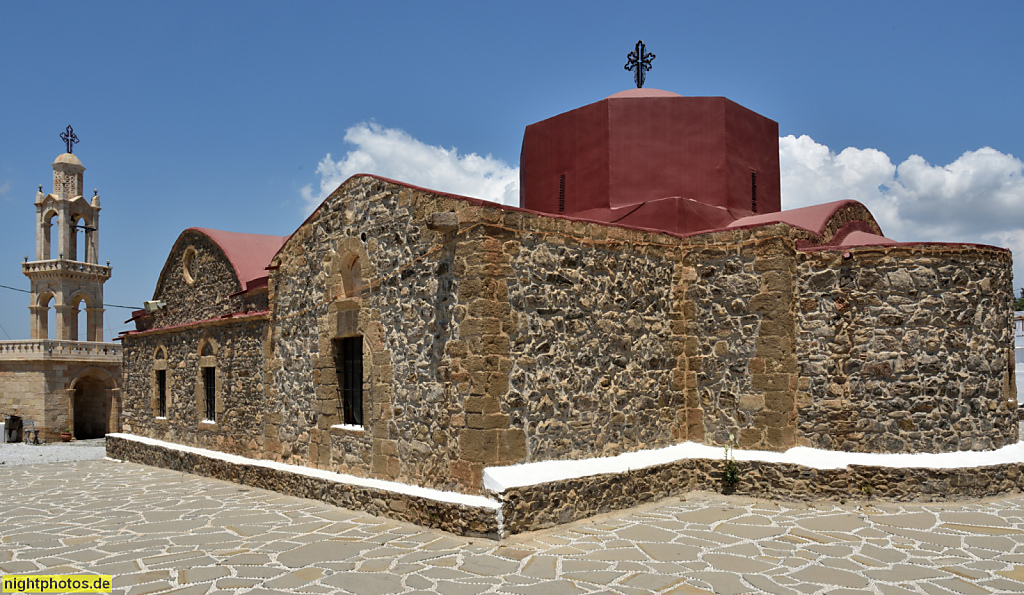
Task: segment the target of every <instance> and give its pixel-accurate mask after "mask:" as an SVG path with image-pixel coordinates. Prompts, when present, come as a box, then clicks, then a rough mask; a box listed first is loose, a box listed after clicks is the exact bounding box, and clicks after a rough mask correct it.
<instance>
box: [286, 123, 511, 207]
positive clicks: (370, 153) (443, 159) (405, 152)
mask: <svg viewBox="0 0 1024 595" xmlns="http://www.w3.org/2000/svg"><path fill="white" fill-rule="evenodd" d="M345 142H347V143H349V144H351V145H355V149H353V150H352V151H349V152H348V153H347V154H346V155H345V157H343V158H342V159H340V160H338V161H334V160H333V159H332V158H331V154H330V153H328V154H327V156H326V157H324V159H323V160H322V161H321V162H320V163H319V165H317V168H316V173H317V175H319V176H320V188H319V190H318V191H314V190H313V187H312V186H311V185H307V186H306V187H304V188H303V189H302V191H301V192H302V198H303V200H304V201H305V205H306V210H307V211H308V212H311V211H312V210H313V209H315V208H316V207H317V206H318V205H319V204H320V203H321V202H322V201H323V200H324V199H325V198H327V196H328V195H329V194H330V193H331V192H333V191H334V190H335V189H336V188H337V187H338V186H339V185H340V184H341V183H342V182H344V181H345V180H347V179H348V178H349V177H351V176H353V175H355V174H358V173H364V174H376V175H379V176H384V177H386V178H392V179H395V180H401V181H403V182H408V183H410V184H414V185H416V186H423V187H425V188H430V189H432V190H439V191H441V192H448V193H451V194H459V195H463V196H471V197H473V198H481V199H484V200H490V201H494V202H500V203H503V204H508V205H518V204H519V168H518V167H510V166H509V165H507V164H506V163H505V162H503V161H501V160H500V159H495V158H493V157H491V156H490V155H488V156H486V157H481V156H479V155H477V154H476V153H470V154H468V155H459V152H458V150H456V149H454V148H452V149H445V148H443V147H434V146H430V145H427V144H425V143H422V142H420V141H418V140H416V139H415V138H413V137H411V136H409V134H408V133H406V132H405V131H402V130H398V129H396V128H384V127H382V126H379V125H377V124H373V123H370V124H366V123H363V124H359V125H357V126H353V127H351V128H349V129H348V130H346V131H345Z"/></svg>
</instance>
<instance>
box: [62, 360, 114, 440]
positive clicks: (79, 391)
mask: <svg viewBox="0 0 1024 595" xmlns="http://www.w3.org/2000/svg"><path fill="white" fill-rule="evenodd" d="M117 393H118V391H117V388H116V386H115V384H114V381H113V378H112V377H111V376H110V374H109V373H108V372H107V371H105V370H102V369H99V368H92V369H87V370H84V371H83V372H82V373H81V374H80V375H79V376H78V378H76V379H75V381H74V382H72V383H71V386H70V388H69V389H68V397H70V400H71V403H69V405H70V413H71V415H70V418H71V420H72V421H71V430H72V433H73V434H74V436H75V438H76V439H77V440H88V439H90V438H102V437H104V436H106V435H107V432H110V431H117V420H116V416H118V415H120V412H119V411H118V405H119V404H118V403H116V402H115V400H116V398H117Z"/></svg>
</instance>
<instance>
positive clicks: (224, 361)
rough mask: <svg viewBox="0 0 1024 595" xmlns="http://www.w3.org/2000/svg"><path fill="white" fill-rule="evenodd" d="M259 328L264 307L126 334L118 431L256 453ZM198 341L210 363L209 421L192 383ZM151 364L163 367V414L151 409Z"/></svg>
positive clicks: (260, 400) (260, 402)
mask: <svg viewBox="0 0 1024 595" xmlns="http://www.w3.org/2000/svg"><path fill="white" fill-rule="evenodd" d="M266 333H267V315H266V314H263V315H253V316H247V317H242V318H231V319H224V320H220V321H213V322H208V323H202V324H194V325H189V326H186V327H180V328H176V329H172V330H164V331H161V330H154V331H149V332H147V333H141V334H129V335H126V336H125V337H124V339H123V342H124V362H123V366H122V373H123V377H124V387H125V390H124V405H123V410H122V427H123V429H124V431H125V432H128V433H132V434H137V435H140V436H148V437H150V438H156V439H159V440H166V441H169V442H176V443H178V444H186V445H189V446H198V447H203V448H209V449H213V450H220V451H223V452H230V453H235V454H245V455H247V456H256V457H259V456H261V454H262V451H263V444H262V439H263V416H264V408H265V405H264V391H263V361H264V358H263V341H264V338H265V335H266ZM206 343H209V344H210V347H209V349H210V351H211V352H212V353H213V356H212V357H214V358H215V361H216V370H217V371H216V375H217V384H218V386H217V403H218V406H217V415H216V420H215V421H216V423H214V424H210V423H204V422H203V414H204V411H203V401H202V395H201V392H202V391H201V389H200V390H197V385H198V384H199V382H200V376H201V371H200V356H199V351H200V349H201V346H202V345H204V344H206ZM160 356H162V357H160ZM158 362H159V363H158ZM161 364H162V365H161ZM157 366H159V367H163V368H165V369H166V375H167V376H166V378H167V415H166V417H164V418H160V417H158V415H159V409H158V407H157V404H156V393H157V388H156V382H157V381H156V373H155V367H157ZM197 393H199V394H197Z"/></svg>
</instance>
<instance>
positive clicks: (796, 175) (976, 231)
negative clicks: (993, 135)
mask: <svg viewBox="0 0 1024 595" xmlns="http://www.w3.org/2000/svg"><path fill="white" fill-rule="evenodd" d="M779 160H780V166H781V169H782V204H783V207H784V208H787V209H792V208H796V207H802V206H807V205H812V204H819V203H823V202H828V201H832V200H839V199H843V198H853V199H856V200H859V201H861V202H863V203H864V204H865V205H866V206H867V207H868V208H869V209H871V212H872V213H873V214H874V215H875V218H876V219H877V220H878V222H879V224H880V225H881V226H882V230H883V231H885V233H886V235H888V236H890V237H893V238H895V239H897V240H906V241H916V240H937V241H970V242H985V241H992V239H993V238H1012V237H1020V235H1021V231H1022V230H1024V162H1022V161H1021V160H1020V159H1017V158H1016V157H1014V156H1013V155H1007V154H1005V153H1000V152H999V151H996V150H995V149H992V148H989V147H984V148H981V149H978V150H977V151H968V152H966V153H964V154H963V155H961V156H960V157H959V158H958V159H957V160H956V161H954V162H953V163H950V164H948V165H944V166H942V165H931V164H929V163H928V162H927V161H925V160H924V159H923V158H922V157H920V156H918V155H911V156H910V157H909V158H907V160H906V161H904V162H903V163H900V164H899V165H898V166H895V165H893V164H892V161H891V160H890V159H889V157H888V156H887V155H886V154H885V153H883V152H881V151H879V150H877V149H855V148H853V147H850V148H847V149H844V150H843V151H842V152H840V153H839V154H838V155H837V154H835V153H833V152H832V151H831V150H829V148H828V147H826V146H824V145H821V144H818V143H816V142H814V140H813V139H811V138H810V137H808V136H801V137H799V138H796V137H794V136H792V135H790V136H786V137H783V138H780V139H779Z"/></svg>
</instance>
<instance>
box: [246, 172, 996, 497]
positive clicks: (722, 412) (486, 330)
mask: <svg viewBox="0 0 1024 595" xmlns="http://www.w3.org/2000/svg"><path fill="white" fill-rule="evenodd" d="M856 215H857V210H856V209H855V208H853V207H851V208H847V209H845V210H842V211H841V212H840V213H839V214H838V215H837V216H836V217H837V222H835V224H834V225H832V224H830V225H831V227H829V229H832V228H833V227H836V228H838V227H839V226H840V224H841V223H845V222H847V219H850V218H851V217H855V216H856ZM865 225H866V224H865ZM833 232H834V230H833ZM811 239H813V238H811ZM798 242H799V243H800V246H801V247H802V248H803V249H802V250H798V249H797V243H798ZM809 242H810V239H809V232H806V231H801V230H796V229H794V228H791V227H789V226H787V225H785V224H774V225H767V226H760V227H756V228H751V229H738V230H730V231H723V232H716V233H709V234H701V235H695V236H689V237H685V238H680V237H673V236H667V235H664V234H655V233H648V232H644V231H640V230H631V229H624V228H616V227H610V226H604V225H599V224H592V223H586V222H580V221H571V220H567V219H563V218H557V217H548V216H541V215H536V214H532V213H528V212H523V211H519V210H514V209H501V208H498V207H496V206H490V205H487V204H485V203H482V202H479V201H472V200H465V199H460V198H455V197H448V196H444V195H438V194H436V193H431V192H428V191H423V190H419V189H415V188H410V187H406V186H402V185H399V184H395V183H391V182H388V181H385V180H380V179H376V178H372V177H365V178H354V179H351V180H349V181H348V182H346V184H344V185H343V186H342V187H341V188H339V189H338V190H337V191H336V192H335V193H334V194H333V195H332V196H331V197H330V198H328V200H327V201H325V203H324V204H323V205H322V206H321V208H320V209H319V210H318V211H317V212H316V213H315V214H314V215H313V216H312V217H311V218H310V219H309V220H308V221H307V222H306V223H305V224H304V225H303V226H302V227H300V228H299V230H297V231H296V233H295V234H294V235H293V237H292V238H291V239H290V240H289V241H288V242H287V243H286V244H285V246H284V248H283V249H282V251H281V253H280V254H279V255H278V256H277V257H276V260H275V264H274V267H276V268H275V269H274V270H272V271H271V279H270V304H271V307H272V309H273V318H272V320H273V322H272V329H273V330H272V336H271V342H270V346H269V351H268V353H269V354H270V359H269V360H268V364H267V370H266V374H267V376H266V381H265V384H266V386H267V403H268V409H267V416H266V420H267V424H266V427H265V437H266V444H267V456H268V457H270V458H276V459H278V460H282V461H287V462H290V463H295V464H302V465H310V466H316V467H320V468H325V469H330V470H333V471H339V472H345V473H352V474H356V475H364V476H373V477H381V478H385V479H391V480H397V481H404V482H409V483H415V484H419V485H426V486H430V487H436V488H441V489H458V490H460V491H468V492H476V491H479V489H480V478H481V476H482V472H483V469H484V467H486V466H490V465H505V464H513V463H516V462H527V461H537V460H545V459H553V458H557V459H577V458H585V457H592V456H607V455H614V454H619V453H621V452H628V451H635V450H641V449H648V448H656V447H658V446H664V445H667V444H672V443H676V442H679V441H682V440H694V441H699V442H705V443H708V444H717V445H724V444H726V443H728V442H730V441H734V442H735V443H737V444H738V445H739V446H740V447H743V448H760V449H768V450H785V449H787V448H789V447H792V446H796V445H799V444H809V445H813V446H818V447H822V448H835V449H841V448H846V449H849V448H854V449H858V450H865V451H868V450H877V451H887V450H899V449H906V450H923V451H927V450H956V449H957V448H965V447H966V448H976V449H977V448H994V447H997V446H999V445H1002V444H1004V443H1007V441H1008V440H1011V439H1012V440H1015V439H1016V438H1015V434H1013V435H1011V433H1008V432H1012V431H1015V429H1014V428H1015V426H1014V428H1010V427H1009V426H1007V423H1006V420H1008V419H1010V415H1011V414H1012V412H1011V411H1010V409H1012V406H1011V405H1012V404H1011V401H1012V400H1013V399H1012V395H1011V394H1010V393H1008V392H1007V391H1008V390H1012V388H1010V387H1012V377H1010V376H1008V374H1012V372H1010V371H1009V363H1008V360H1007V359H1006V358H1007V357H1008V354H1009V347H1008V343H1001V341H1003V338H1004V335H1005V333H1007V332H1009V319H1008V318H1006V316H1008V312H1009V302H1005V303H1003V302H1000V301H999V300H1000V299H1002V298H1001V297H997V296H1004V295H1005V296H1009V295H1010V294H1009V285H1008V283H1009V277H1008V275H1009V268H1008V267H1009V261H1008V256H1007V255H1006V253H1005V252H1003V251H1000V250H997V249H991V250H989V249H983V248H965V249H957V248H949V249H945V248H939V249H937V250H938V251H937V252H935V253H928V254H925V253H924V252H922V251H921V250H922V249H911V248H900V249H889V254H890V257H887V259H875V260H872V259H871V258H869V257H868V256H867V255H868V254H871V253H872V252H871V250H867V249H864V250H854V253H855V254H857V255H858V256H856V257H855V258H861V260H860V261H858V262H859V263H860V264H859V266H858V268H857V271H856V275H857V281H856V282H857V283H862V284H863V287H861V288H860V289H858V291H859V292H860V293H858V294H857V296H858V297H856V299H855V300H854V301H853V302H849V303H853V304H854V305H855V310H854V311H853V312H855V313H856V315H857V316H856V320H855V322H849V323H841V324H840V323H839V322H837V321H840V320H842V318H841V316H840V318H836V319H834V320H833V319H832V318H831V317H832V316H834V314H835V311H836V309H841V308H846V306H843V305H842V304H844V303H847V302H843V300H844V299H849V297H847V298H842V299H840V297H839V296H840V294H841V293H842V292H847V293H848V292H849V288H846V287H844V286H842V285H841V275H840V273H839V272H837V271H840V269H842V267H843V266H844V265H842V264H841V262H840V261H841V254H842V253H841V252H837V251H816V249H815V248H814V247H813V246H811V245H810V243H809ZM899 250H904V251H907V250H909V252H906V253H905V254H903V253H900V252H899ZM915 250H916V251H915ZM897 254H903V255H902V256H898V257H897V256H895V255H897ZM861 255H863V258H862V256H861ZM837 259H839V260H837ZM900 259H903V261H904V262H903V263H902V264H900V263H897V262H896V261H898V260H900ZM958 259H959V260H958ZM837 263H839V264H837ZM911 263H916V264H911ZM971 263H973V264H971ZM346 267H349V268H351V267H355V268H354V269H353V270H354V271H355V272H354V273H353V271H352V270H348V269H346ZM965 267H966V268H965ZM972 267H973V268H972ZM833 269H834V270H833ZM904 269H907V270H904ZM911 269H912V270H911ZM961 269H963V270H961ZM968 269H969V270H968ZM346 271H347V272H346ZM900 271H904V272H900ZM926 271H932V273H927V272H926ZM957 271H960V272H957ZM353 275H354V277H353ZM915 275H923V276H922V277H921V279H918V278H917V277H915ZM354 278H355V279H357V281H354V280H353V279H354ZM905 278H909V279H911V281H912V284H913V288H912V289H908V288H906V287H904V284H903V280H904V279H905ZM872 279H875V281H872ZM878 279H885V280H889V279H893V280H894V281H892V282H889V281H886V283H889V285H886V286H885V287H883V286H882V285H879V283H880V282H879V281H877V280H878ZM929 283H930V285H929ZM353 284H355V285H353ZM908 287H909V286H908ZM950 288H961V289H957V291H955V292H953V291H950ZM986 292H988V293H986ZM872 300H873V301H872ZM936 300H938V301H936ZM830 304H837V305H835V307H833V306H832V305H830ZM937 304H941V308H944V311H943V312H944V313H943V314H942V316H943V317H947V318H949V319H950V320H953V319H955V320H956V321H957V322H956V323H955V324H953V323H952V322H949V321H946V322H944V323H941V324H940V323H938V322H935V321H934V320H931V319H929V321H928V322H922V321H918V320H917V319H912V320H911V319H909V318H908V319H907V320H903V322H900V321H899V320H897V319H896V318H890V317H889V315H890V314H891V312H890V310H892V311H899V312H909V311H910V310H915V311H919V312H921V313H926V312H929V311H931V310H933V309H934V308H935V307H936V305H937ZM843 312H846V314H845V315H846V316H848V317H850V316H852V313H851V312H850V311H848V310H843ZM921 315H922V316H923V315H924V314H921ZM979 317H980V318H979ZM1004 318H1005V320H1004ZM850 320H851V321H853V320H854V318H850ZM908 320H910V323H909V325H910V327H914V325H917V326H918V327H920V328H916V327H915V328H910V329H909V330H907V331H906V332H903V327H905V326H907V325H908V322H907V321H908ZM843 324H845V325H846V326H845V327H843V328H842V329H841V328H839V327H840V326H842V325H843ZM837 325H838V326H837ZM908 328H909V327H908ZM843 329H845V330H843ZM883 335H886V336H888V337H889V338H887V339H886V338H883ZM345 336H362V337H363V340H364V362H363V363H364V378H363V383H364V388H365V390H364V402H363V412H364V425H363V427H360V428H353V427H342V426H340V425H339V424H340V423H341V421H340V409H339V394H338V383H339V381H338V378H337V373H336V371H335V367H334V366H335V365H334V358H333V351H332V340H334V339H337V338H340V337H345ZM836 337H839V338H838V339H836V340H833V339H835V338H836ZM842 337H849V340H850V341H852V344H853V345H854V346H855V347H856V354H857V355H856V360H855V361H852V360H851V361H847V362H846V363H837V362H841V360H842V361H846V360H843V358H844V357H846V356H844V355H843V353H842V349H843V347H842V345H843V340H844V339H842ZM929 337H930V339H929ZM929 340H930V341H932V343H934V342H935V341H938V342H939V344H941V345H944V346H945V347H943V348H942V350H940V351H934V350H933V351H934V353H932V352H929V349H931V347H929V345H930V343H928V341H929ZM892 341H895V343H893V344H892V345H890V344H889V343H891V342H892ZM882 345H884V346H885V347H884V349H882V350H880V348H879V347H878V346H882ZM958 346H963V347H967V348H969V349H961V350H960V351H959V353H958V354H955V353H954V352H955V351H956V349H958V348H959V347H958ZM968 351H970V353H968ZM936 354H938V355H936ZM914 355H920V356H921V358H920V360H919V361H917V363H915V364H914V365H915V366H917V367H916V368H915V370H914V371H912V372H911V371H907V370H904V369H903V368H898V366H906V365H907V362H908V361H909V359H908V358H909V357H911V356H914ZM933 356H935V357H938V358H939V360H940V361H943V360H942V358H947V359H948V360H949V361H950V365H948V366H946V367H942V366H939V367H937V368H936V367H935V364H934V362H935V359H933ZM947 356H949V357H947ZM862 358H863V359H862ZM1001 358H1002V359H1001ZM847 359H849V358H847ZM883 359H885V361H884V362H883V361H882V360H883ZM826 361H828V362H832V363H831V364H826V363H823V362H826ZM885 362H889V365H890V369H891V370H892V371H893V372H887V373H886V374H888V375H884V374H883V375H879V373H880V372H884V371H885V370H886V368H885V365H886V364H885ZM985 362H987V363H985ZM999 362H1002V363H999ZM830 366H831V367H830ZM851 366H852V367H851ZM893 366H896V367H893ZM986 366H988V367H986ZM854 368H856V369H854ZM1000 370H1002V371H1001V372H1000ZM933 373H938V374H939V376H936V378H935V379H933V380H928V381H922V380H921V379H922V378H924V377H925V376H926V375H929V374H933ZM943 374H944V375H943ZM961 374H965V375H966V376H964V377H963V378H961V377H960V376H959V375H961ZM869 375H875V376H876V377H869ZM922 382H924V383H923V384H922ZM940 385H941V386H942V387H943V388H942V390H943V391H944V392H942V394H941V395H940V394H938V393H934V391H933V393H934V394H933V393H929V390H931V389H929V388H927V387H930V386H936V387H937V386H940ZM836 386H844V387H845V388H844V389H842V390H844V391H845V392H843V393H842V395H841V396H840V397H839V398H838V400H837V397H836V396H835V395H833V394H832V393H830V392H829V391H833V392H834V391H835V387H836ZM954 386H955V387H956V388H955V390H956V391H959V392H957V393H956V394H957V395H960V394H962V395H964V398H961V401H960V402H959V404H956V405H954V404H952V399H954V397H955V395H954V393H953V392H951V391H953V390H954V388H953V387H954ZM974 395H982V396H983V397H984V400H976V399H973V396H974ZM940 397H942V398H941V399H940ZM968 397H970V398H968ZM956 398H959V397H956ZM937 400H942V401H943V402H942V403H941V404H934V403H935V402H936V401H937ZM925 402H932V403H933V404H934V405H933V406H932V408H931V409H927V410H926V409H921V408H922V407H927V406H926V405H924V403H925ZM915 408H917V409H915ZM837 411H839V412H840V413H838V414H837V413H836V412H837ZM934 411H938V412H943V411H945V412H947V413H948V417H946V418H941V419H937V418H936V416H937V415H939V413H931V412H934ZM837 415H838V416H839V417H837ZM927 415H931V416H932V417H931V418H929V419H933V421H932V422H930V425H929V423H926V422H924V421H918V418H922V419H923V418H924V417H926V416H927ZM844 416H845V417H844ZM854 418H856V419H854ZM1004 418H1005V419H1004ZM862 420H866V421H862ZM908 420H909V421H908ZM943 424H946V425H943ZM947 426H948V427H947ZM935 428H939V429H940V430H942V431H941V432H938V433H936V432H932V430H933V429H935ZM947 429H948V430H950V431H957V432H960V431H961V430H963V432H964V435H967V436H970V439H969V440H968V441H967V442H962V443H961V442H958V443H957V444H953V443H952V442H951V441H949V439H948V438H949V436H950V433H949V432H948V431H947ZM943 432H945V433H943ZM986 436H988V437H989V438H988V440H987V441H986V440H985V437H986ZM853 441H859V442H856V443H854V444H853V445H852V446H851V444H845V443H847V442H853ZM844 444H845V446H844Z"/></svg>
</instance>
